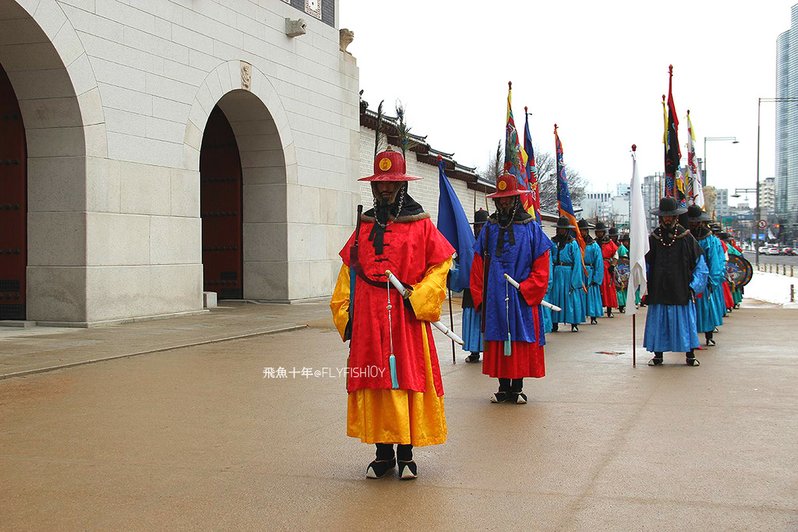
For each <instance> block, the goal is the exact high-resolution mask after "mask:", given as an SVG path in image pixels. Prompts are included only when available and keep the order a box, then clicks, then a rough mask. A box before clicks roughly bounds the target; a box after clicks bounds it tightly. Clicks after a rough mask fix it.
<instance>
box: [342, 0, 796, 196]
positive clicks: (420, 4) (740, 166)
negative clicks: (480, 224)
mask: <svg viewBox="0 0 798 532" xmlns="http://www.w3.org/2000/svg"><path fill="white" fill-rule="evenodd" d="M796 3H798V1H797V0H759V1H741V0H735V1H724V0H668V1H666V2H657V3H653V2H641V1H640V0H605V1H596V0H558V1H556V2H535V1H510V0H505V1H497V2H484V3H479V4H477V3H476V2H462V1H460V2H454V1H450V0H438V1H432V0H426V1H420V0H403V1H402V2H390V3H389V2H375V1H373V0H340V26H341V27H342V28H349V29H351V30H353V31H354V32H355V40H354V42H353V43H352V44H351V45H350V46H349V51H350V52H351V53H352V54H353V55H354V56H355V57H356V58H357V62H358V66H359V69H360V88H361V89H364V91H365V92H364V93H363V98H364V99H366V100H367V101H368V102H369V104H370V106H371V108H372V109H376V107H377V104H378V103H379V101H380V100H383V99H384V100H385V106H386V108H387V109H389V110H390V112H391V114H393V109H394V105H395V102H396V100H397V99H399V100H401V101H402V103H403V104H404V105H405V108H406V112H407V121H408V124H409V125H410V126H411V128H412V132H414V133H417V134H420V135H428V138H427V140H428V141H429V142H430V144H431V145H432V146H433V147H434V148H436V149H439V150H441V151H445V152H454V153H455V159H456V160H457V161H458V162H460V163H462V164H465V165H467V166H477V167H479V168H480V169H482V168H485V167H486V166H487V162H488V160H489V159H490V157H491V154H492V153H495V150H496V144H497V142H498V141H499V139H503V137H504V123H505V109H506V97H507V82H508V81H510V80H511V81H512V82H513V112H514V115H515V121H516V125H517V126H518V129H519V131H523V123H524V106H525V105H526V106H528V107H529V111H530V112H531V113H532V115H531V116H530V128H531V131H532V139H533V143H534V145H535V147H536V149H538V150H543V151H547V152H553V151H554V136H553V129H554V124H555V122H556V123H557V124H558V126H559V134H560V139H561V140H562V142H563V146H564V150H565V161H566V163H567V164H568V165H569V166H571V167H573V168H574V169H576V170H578V171H579V173H580V174H582V175H583V176H584V177H585V178H586V179H587V180H588V181H589V182H590V187H589V188H590V189H591V190H594V191H614V190H615V185H616V183H619V182H628V181H629V180H630V178H631V158H630V155H629V153H630V147H631V145H632V144H633V143H634V144H637V146H638V164H639V169H640V173H641V175H649V174H652V173H654V172H662V171H663V167H664V164H663V147H662V131H663V118H662V104H661V101H662V95H663V94H667V90H668V65H669V64H673V67H674V78H673V94H674V100H675V103H676V110H677V112H678V114H679V121H680V127H679V142H680V144H682V145H684V144H685V143H686V142H687V120H686V113H687V110H688V109H689V110H690V116H691V118H692V120H693V126H694V127H695V130H696V136H697V138H696V144H697V145H696V152H697V155H698V156H699V157H703V156H704V155H703V151H704V137H705V136H706V137H725V136H736V137H737V139H738V140H739V144H732V143H731V142H723V141H708V142H707V152H708V153H707V156H706V160H707V177H708V184H709V185H717V186H719V187H721V188H728V189H729V190H730V194H731V193H733V189H734V188H735V187H741V188H748V187H754V186H755V180H756V155H757V149H756V139H757V98H759V97H773V96H775V78H776V39H777V37H778V35H779V34H780V33H781V32H783V31H786V30H788V29H789V28H790V14H791V9H790V8H791V6H792V5H794V4H796ZM474 6H482V7H474ZM774 116H775V110H774V104H772V103H764V104H762V122H761V123H762V141H761V161H762V162H761V178H762V179H764V178H765V177H768V176H772V175H774V171H775V169H774ZM682 154H683V157H684V160H683V161H686V156H687V150H686V149H685V148H684V147H683V148H682ZM741 199H744V198H741ZM749 199H750V202H751V204H753V202H754V197H753V195H750V198H749Z"/></svg>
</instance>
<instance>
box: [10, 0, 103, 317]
mask: <svg viewBox="0 0 798 532" xmlns="http://www.w3.org/2000/svg"><path fill="white" fill-rule="evenodd" d="M21 4H22V5H21ZM0 33H1V34H2V35H3V39H2V44H0V64H2V66H3V69H4V70H5V71H6V72H7V74H8V79H9V81H10V83H11V86H12V87H13V89H14V92H15V93H16V98H17V100H18V102H19V109H20V112H21V114H22V120H23V122H24V125H25V141H26V145H27V199H28V205H27V209H28V212H27V227H26V228H25V230H26V233H27V267H26V284H27V301H26V303H27V304H26V314H27V316H26V317H27V319H29V320H36V321H40V322H85V321H86V316H87V302H86V301H87V298H86V268H85V266H86V248H87V245H86V234H87V214H86V213H87V211H90V210H91V208H90V206H89V205H87V167H89V166H90V165H92V164H94V161H101V160H104V159H105V158H106V157H107V145H106V140H105V139H106V137H105V120H104V114H103V110H102V105H101V103H100V97H99V90H98V88H97V82H96V80H95V79H94V75H93V73H92V70H91V67H90V65H89V60H88V57H87V56H86V53H85V50H84V49H83V46H82V44H81V42H80V39H79V38H78V36H77V33H76V32H75V30H74V28H73V27H72V26H71V24H70V23H69V20H68V19H67V17H66V15H65V14H64V12H63V11H62V10H61V7H60V6H59V5H58V3H57V2H55V1H54V0H40V1H38V2H17V1H15V0H0Z"/></svg>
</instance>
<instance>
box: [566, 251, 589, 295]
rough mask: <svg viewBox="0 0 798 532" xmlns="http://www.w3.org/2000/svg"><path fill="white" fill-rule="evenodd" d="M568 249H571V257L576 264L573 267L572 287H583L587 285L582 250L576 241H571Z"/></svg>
mask: <svg viewBox="0 0 798 532" xmlns="http://www.w3.org/2000/svg"><path fill="white" fill-rule="evenodd" d="M568 249H570V250H571V258H572V259H573V263H574V265H573V266H572V268H571V288H574V289H576V288H582V287H583V286H584V285H585V280H584V279H585V273H584V269H583V268H582V252H581V251H580V250H579V244H577V243H576V241H571V243H570V244H568Z"/></svg>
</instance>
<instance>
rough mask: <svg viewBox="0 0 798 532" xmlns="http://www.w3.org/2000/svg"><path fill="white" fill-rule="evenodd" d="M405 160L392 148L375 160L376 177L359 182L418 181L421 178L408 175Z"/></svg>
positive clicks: (369, 177) (363, 178)
mask: <svg viewBox="0 0 798 532" xmlns="http://www.w3.org/2000/svg"><path fill="white" fill-rule="evenodd" d="M406 171H407V169H406V167H405V158H404V157H402V154H401V153H399V152H398V151H393V150H391V149H390V148H389V149H387V150H385V151H384V152H381V153H378V154H377V156H376V157H375V158H374V175H370V176H368V177H361V178H360V179H358V181H416V180H418V179H421V178H420V177H414V176H412V175H407V174H406V173H405V172H406Z"/></svg>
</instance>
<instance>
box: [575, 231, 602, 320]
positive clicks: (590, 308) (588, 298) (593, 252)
mask: <svg viewBox="0 0 798 532" xmlns="http://www.w3.org/2000/svg"><path fill="white" fill-rule="evenodd" d="M577 225H579V231H580V232H581V233H582V238H583V239H584V240H585V244H586V245H585V258H584V261H585V281H584V284H585V286H587V293H585V292H582V293H583V294H584V297H583V299H584V301H585V303H584V305H585V313H586V314H587V315H588V316H590V324H591V325H595V324H596V323H598V321H597V320H596V318H598V317H599V316H603V315H604V307H603V306H602V305H603V303H602V301H601V283H602V281H603V280H604V258H603V257H602V255H601V247H600V246H599V245H598V242H596V241H595V240H593V237H592V236H590V232H589V225H588V223H587V220H579V223H578V224H577Z"/></svg>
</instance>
